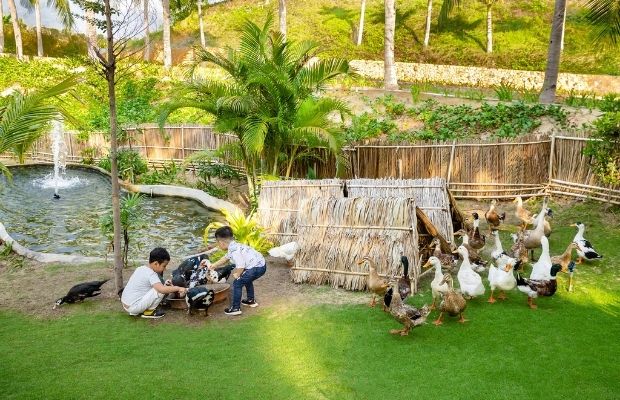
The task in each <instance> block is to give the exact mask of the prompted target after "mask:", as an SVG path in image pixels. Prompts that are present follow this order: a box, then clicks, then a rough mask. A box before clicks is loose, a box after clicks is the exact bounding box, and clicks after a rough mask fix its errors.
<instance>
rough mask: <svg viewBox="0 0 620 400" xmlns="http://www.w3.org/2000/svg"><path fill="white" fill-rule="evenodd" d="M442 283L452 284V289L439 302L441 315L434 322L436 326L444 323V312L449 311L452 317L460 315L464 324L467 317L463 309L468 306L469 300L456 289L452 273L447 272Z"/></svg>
mask: <svg viewBox="0 0 620 400" xmlns="http://www.w3.org/2000/svg"><path fill="white" fill-rule="evenodd" d="M441 284H442V285H443V284H448V285H450V289H448V291H447V292H446V293H444V294H443V299H442V300H441V303H440V304H439V311H440V312H439V317H437V319H436V320H435V322H433V323H434V324H435V325H436V326H439V325H441V324H443V321H442V318H443V313H447V314H448V315H450V316H451V317H456V316H457V315H458V316H459V317H460V318H459V322H460V323H461V324H464V323H465V322H467V320H466V319H465V317H464V316H463V311H465V308H467V301H465V298H464V297H463V295H462V294H461V293H459V292H457V291H456V290H454V282H453V280H452V275H450V274H445V275H444V277H443V279H442V281H441Z"/></svg>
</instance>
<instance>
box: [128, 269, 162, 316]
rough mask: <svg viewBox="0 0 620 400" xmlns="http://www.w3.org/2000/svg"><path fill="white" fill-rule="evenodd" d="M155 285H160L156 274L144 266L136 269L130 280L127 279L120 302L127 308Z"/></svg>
mask: <svg viewBox="0 0 620 400" xmlns="http://www.w3.org/2000/svg"><path fill="white" fill-rule="evenodd" d="M156 283H161V280H160V279H159V275H157V272H155V271H153V270H152V269H151V268H149V267H147V266H144V265H143V266H141V267H138V268H137V269H136V270H135V271H134V273H133V275H131V278H129V282H127V286H125V289H124V290H123V296H122V297H121V301H122V302H123V304H126V305H128V306H130V305H132V304H133V303H135V302H136V301H138V300H140V299H141V298H142V297H144V295H145V294H146V293H147V292H148V291H149V290H151V289H152V288H153V285H154V284H156Z"/></svg>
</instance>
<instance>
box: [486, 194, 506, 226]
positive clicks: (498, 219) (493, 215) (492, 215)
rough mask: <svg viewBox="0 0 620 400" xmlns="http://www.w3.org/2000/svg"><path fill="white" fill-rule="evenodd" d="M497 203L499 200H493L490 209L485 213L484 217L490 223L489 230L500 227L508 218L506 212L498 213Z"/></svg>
mask: <svg viewBox="0 0 620 400" xmlns="http://www.w3.org/2000/svg"><path fill="white" fill-rule="evenodd" d="M496 205H497V200H491V206H490V207H489V211H487V212H486V213H485V214H484V218H485V219H486V220H487V224H489V230H493V229H499V225H500V224H501V223H502V222H503V221H505V220H506V213H501V214H498V213H497V211H496V210H495V206H496Z"/></svg>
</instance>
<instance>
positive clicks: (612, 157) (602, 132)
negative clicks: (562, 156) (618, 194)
mask: <svg viewBox="0 0 620 400" xmlns="http://www.w3.org/2000/svg"><path fill="white" fill-rule="evenodd" d="M594 126H595V127H596V131H595V132H594V134H593V135H592V136H593V137H594V138H597V139H601V140H598V141H589V142H588V145H587V146H586V148H585V149H584V154H585V155H588V156H591V157H592V164H593V166H594V171H595V172H596V174H597V175H598V177H599V178H600V179H601V180H602V181H603V182H604V183H606V184H609V185H618V184H620V112H611V113H607V114H605V115H603V116H602V117H601V118H599V119H598V120H596V122H595V123H594Z"/></svg>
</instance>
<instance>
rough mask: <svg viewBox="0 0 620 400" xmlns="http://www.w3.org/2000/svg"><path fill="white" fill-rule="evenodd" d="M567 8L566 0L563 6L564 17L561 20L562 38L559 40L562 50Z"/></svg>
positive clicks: (562, 49) (561, 49)
mask: <svg viewBox="0 0 620 400" xmlns="http://www.w3.org/2000/svg"><path fill="white" fill-rule="evenodd" d="M567 8H568V0H567V1H566V5H565V6H564V18H563V20H562V21H563V22H562V39H561V41H560V51H564V32H565V31H566V9H567Z"/></svg>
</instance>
